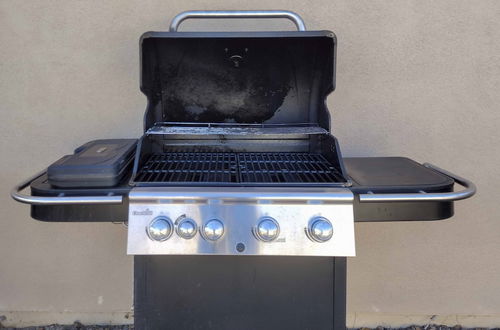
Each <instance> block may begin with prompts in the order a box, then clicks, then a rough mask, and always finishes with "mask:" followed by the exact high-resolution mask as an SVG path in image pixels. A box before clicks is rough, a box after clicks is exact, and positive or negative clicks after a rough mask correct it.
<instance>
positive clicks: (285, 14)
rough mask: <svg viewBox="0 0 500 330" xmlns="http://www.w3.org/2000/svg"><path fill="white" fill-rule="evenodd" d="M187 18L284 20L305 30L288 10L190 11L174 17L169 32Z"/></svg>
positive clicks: (302, 23) (298, 18)
mask: <svg viewBox="0 0 500 330" xmlns="http://www.w3.org/2000/svg"><path fill="white" fill-rule="evenodd" d="M189 18H286V19H289V20H291V21H292V22H293V23H294V24H295V26H296V27H297V30H299V31H305V30H306V25H305V24H304V21H303V20H302V18H301V17H300V16H299V15H298V14H296V13H294V12H292V11H288V10H207V11H204V10H190V11H185V12H182V13H180V14H178V15H177V16H175V17H174V19H173V20H172V23H170V32H177V29H178V28H179V25H180V24H181V23H182V22H183V21H185V20H186V19H189Z"/></svg>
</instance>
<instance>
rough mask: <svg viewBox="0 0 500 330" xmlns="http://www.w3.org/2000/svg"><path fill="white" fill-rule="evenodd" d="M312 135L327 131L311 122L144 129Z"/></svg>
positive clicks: (178, 132)
mask: <svg viewBox="0 0 500 330" xmlns="http://www.w3.org/2000/svg"><path fill="white" fill-rule="evenodd" d="M155 134H160V135H203V136H206V135H238V136H241V135H246V136H252V137H254V136H257V137H258V136H260V135H280V136H283V135H287V136H289V135H314V134H328V131H327V130H326V129H324V128H322V127H319V126H318V125H313V124H290V125H269V124H267V125H253V124H251V125H241V124H239V125H234V124H232V125H228V124H211V123H207V124H202V125H200V124H193V125H185V124H184V125H172V124H167V125H165V124H160V125H155V126H153V127H151V128H150V129H148V130H147V131H146V135H155Z"/></svg>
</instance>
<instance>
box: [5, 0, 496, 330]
mask: <svg viewBox="0 0 500 330" xmlns="http://www.w3.org/2000/svg"><path fill="white" fill-rule="evenodd" d="M188 9H289V10H293V11H296V12H298V13H299V14H301V15H302V16H303V18H304V20H305V21H306V24H307V26H308V28H309V29H311V30H314V29H330V30H333V31H334V32H335V33H336V34H337V37H338V41H339V46H338V71H337V90H336V91H335V93H334V94H332V95H331V96H330V97H329V100H328V103H329V106H330V109H331V110H332V111H333V129H334V134H335V135H336V136H337V137H338V138H339V140H340V143H341V146H342V147H343V152H344V154H345V155H347V156H386V155H400V156H408V157H411V158H414V159H415V160H417V161H421V162H423V161H430V162H432V163H435V164H436V165H439V166H441V167H444V168H447V169H449V170H451V171H454V172H456V173H458V174H460V175H463V176H465V177H467V178H470V179H471V180H473V181H474V182H476V183H477V186H478V189H479V192H478V194H477V195H476V197H474V198H473V199H471V200H467V201H463V202H460V203H458V204H457V206H456V215H455V216H454V217H453V218H452V219H450V220H447V221H442V222H430V223H379V224H366V223H365V224H357V225H356V235H357V237H356V238H357V244H356V245H357V254H358V256H357V257H356V258H352V259H350V260H349V264H348V267H349V273H348V276H349V281H348V311H349V325H351V326H353V325H354V326H360V325H363V324H368V325H370V324H371V325H373V324H375V323H384V324H393V325H397V324H404V323H412V322H417V323H426V322H431V321H432V320H430V317H431V315H437V316H436V317H435V318H434V319H433V320H434V321H435V322H438V323H439V322H443V323H448V324H454V323H462V324H470V325H494V324H497V325H498V324H500V257H499V255H500V219H499V213H500V204H499V202H498V200H497V199H498V194H497V189H498V185H499V184H500V180H499V170H498V166H499V165H498V164H500V152H499V145H500V129H499V127H500V111H499V104H500V89H499V88H500V2H498V1H494V0H492V1H347V0H345V1H314V2H312V1H311V2H306V1H303V0H301V1H270V0H267V1H263V0H255V1H249V2H246V1H232V0H222V1H213V2H208V1H192V0H187V1H175V2H173V1H164V0H163V1H153V0H147V1H144V0H143V1H126V2H124V1H117V0H113V1H111V0H108V1H100V0H96V1H78V2H77V1H63V0H61V1H48V0H40V1H5V0H1V1H0V70H1V71H0V114H1V115H0V151H1V153H0V155H1V161H0V182H2V184H1V187H0V206H1V209H2V213H1V215H0V315H5V316H6V317H7V320H6V321H5V320H4V321H3V322H4V324H29V323H38V322H40V323H51V322H72V320H74V319H76V318H78V319H80V320H83V321H86V322H106V321H112V322H116V323H120V322H130V319H127V318H126V315H127V314H126V312H130V310H131V305H132V258H131V257H129V256H126V255H125V248H126V229H125V228H124V227H123V226H121V225H113V224H85V223H72V224H64V223H52V224H51V223H42V222H37V221H34V220H32V219H30V217H29V208H28V207H27V206H25V205H21V204H17V203H15V202H14V201H12V200H11V199H10V197H9V196H8V190H9V188H10V187H12V186H13V185H14V184H15V183H17V182H18V181H20V180H21V179H24V178H26V177H27V176H29V175H32V174H33V173H34V172H36V171H39V170H40V169H42V168H43V167H45V166H47V165H48V164H50V163H51V162H53V161H54V160H56V159H57V158H59V157H60V156H61V155H63V154H68V153H70V152H71V150H73V149H74V148H75V147H77V146H79V145H81V144H82V143H84V142H86V141H88V140H91V139H95V138H113V137H137V136H139V135H140V134H141V122H142V116H143V110H144V107H145V98H144V96H143V95H142V94H141V93H140V91H139V85H138V82H139V53H138V39H139V36H140V35H141V34H142V32H144V31H148V30H157V31H162V30H166V29H167V28H168V25H169V21H170V19H171V18H172V17H173V16H174V15H175V14H176V13H178V12H180V11H183V10H188ZM259 23H262V24H267V26H268V27H270V28H287V29H290V28H291V25H290V24H289V23H286V22H276V23H275V22H272V23H271V22H270V23H264V22H259ZM255 24H256V22H255V21H253V22H250V23H238V22H236V21H231V22H223V23H221V24H216V23H215V22H206V21H203V22H199V23H194V22H186V24H185V25H184V29H205V28H210V29H212V30H213V29H215V28H221V29H230V28H231V27H232V26H233V25H237V26H238V27H239V28H240V29H247V28H252V29H256V28H257V29H258V26H256V25H255ZM9 322H10V323H9Z"/></svg>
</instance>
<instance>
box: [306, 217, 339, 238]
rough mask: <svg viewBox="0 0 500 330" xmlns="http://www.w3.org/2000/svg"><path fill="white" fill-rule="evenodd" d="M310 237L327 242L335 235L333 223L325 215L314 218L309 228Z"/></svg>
mask: <svg viewBox="0 0 500 330" xmlns="http://www.w3.org/2000/svg"><path fill="white" fill-rule="evenodd" d="M308 234H309V238H310V239H312V240H313V241H316V242H320V243H321V242H326V241H328V240H329V239H330V238H332V235H333V226H332V223H331V222H330V221H329V220H328V219H326V218H323V217H317V218H314V219H312V221H311V222H310V225H309V228H308Z"/></svg>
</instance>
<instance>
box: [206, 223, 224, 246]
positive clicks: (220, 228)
mask: <svg viewBox="0 0 500 330" xmlns="http://www.w3.org/2000/svg"><path fill="white" fill-rule="evenodd" d="M202 234H203V237H204V238H205V239H208V240H210V241H216V240H218V239H219V238H221V237H222V235H224V225H223V224H222V222H221V221H219V220H217V219H212V220H209V221H208V222H207V223H206V224H205V225H204V226H203V231H202Z"/></svg>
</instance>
